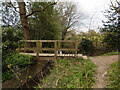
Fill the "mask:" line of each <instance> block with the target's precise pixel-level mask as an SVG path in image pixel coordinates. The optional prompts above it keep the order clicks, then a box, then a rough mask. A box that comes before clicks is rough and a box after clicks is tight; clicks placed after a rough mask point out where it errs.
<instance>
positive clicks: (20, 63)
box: [2, 53, 34, 81]
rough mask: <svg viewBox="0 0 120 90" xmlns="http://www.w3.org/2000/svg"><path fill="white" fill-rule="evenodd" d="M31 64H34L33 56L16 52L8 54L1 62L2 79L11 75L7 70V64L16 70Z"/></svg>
mask: <svg viewBox="0 0 120 90" xmlns="http://www.w3.org/2000/svg"><path fill="white" fill-rule="evenodd" d="M31 64H34V57H33V56H27V55H21V54H18V53H10V54H8V55H7V58H6V59H5V60H4V61H3V62H2V73H3V75H2V77H3V78H2V79H3V80H2V81H5V80H7V79H10V78H12V77H13V73H12V72H11V71H10V70H9V68H8V65H11V68H12V69H13V70H15V71H16V70H19V69H21V68H22V67H26V66H28V65H31Z"/></svg>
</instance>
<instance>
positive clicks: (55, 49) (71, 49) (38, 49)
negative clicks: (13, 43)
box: [19, 40, 81, 59]
mask: <svg viewBox="0 0 120 90" xmlns="http://www.w3.org/2000/svg"><path fill="white" fill-rule="evenodd" d="M20 42H25V46H24V48H20V47H19V51H20V50H24V51H27V50H35V51H36V56H37V57H39V53H40V50H41V51H42V50H48V51H49V50H52V51H54V58H55V59H56V58H57V51H75V54H74V56H75V57H77V51H78V44H79V43H80V42H81V41H80V40H20V41H19V43H20ZM30 42H31V43H32V42H36V47H35V48H29V47H26V43H30ZM43 42H53V43H54V48H42V43H43ZM64 42H68V43H75V48H74V49H73V48H60V47H59V48H58V46H57V43H64Z"/></svg>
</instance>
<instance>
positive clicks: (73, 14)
mask: <svg viewBox="0 0 120 90" xmlns="http://www.w3.org/2000/svg"><path fill="white" fill-rule="evenodd" d="M57 8H58V12H59V17H60V24H61V30H62V33H61V34H62V35H61V36H62V37H61V39H62V40H64V39H65V36H66V34H67V32H68V30H69V29H70V28H71V27H72V26H74V25H75V24H76V23H77V22H78V19H79V18H80V17H81V16H80V15H78V14H77V9H76V6H75V5H74V4H73V3H68V2H64V3H63V2H62V3H59V4H58V7H57Z"/></svg>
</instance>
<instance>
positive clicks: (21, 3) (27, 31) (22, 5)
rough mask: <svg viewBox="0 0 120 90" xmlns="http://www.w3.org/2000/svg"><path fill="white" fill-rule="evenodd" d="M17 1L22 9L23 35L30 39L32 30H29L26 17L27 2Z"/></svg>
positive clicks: (20, 9)
mask: <svg viewBox="0 0 120 90" xmlns="http://www.w3.org/2000/svg"><path fill="white" fill-rule="evenodd" d="M17 3H18V5H19V11H20V20H21V24H22V29H23V35H24V39H25V40H30V31H29V25H28V21H27V17H26V8H25V2H24V0H21V2H19V0H17Z"/></svg>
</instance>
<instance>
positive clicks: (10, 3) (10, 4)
mask: <svg viewBox="0 0 120 90" xmlns="http://www.w3.org/2000/svg"><path fill="white" fill-rule="evenodd" d="M8 4H9V6H12V7H13V8H14V9H15V11H16V12H18V13H20V12H19V11H17V10H16V9H17V8H18V7H15V6H14V5H13V4H12V2H8Z"/></svg>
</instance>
